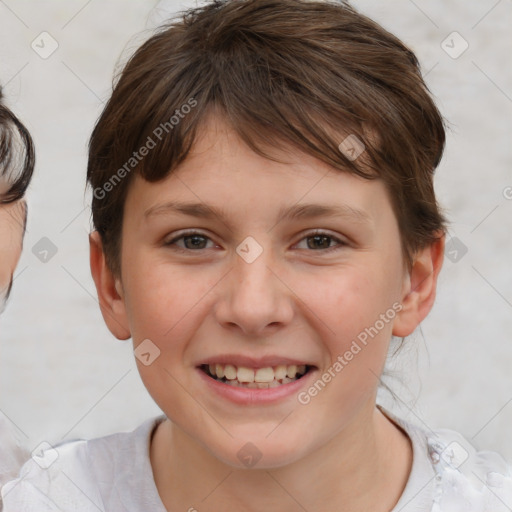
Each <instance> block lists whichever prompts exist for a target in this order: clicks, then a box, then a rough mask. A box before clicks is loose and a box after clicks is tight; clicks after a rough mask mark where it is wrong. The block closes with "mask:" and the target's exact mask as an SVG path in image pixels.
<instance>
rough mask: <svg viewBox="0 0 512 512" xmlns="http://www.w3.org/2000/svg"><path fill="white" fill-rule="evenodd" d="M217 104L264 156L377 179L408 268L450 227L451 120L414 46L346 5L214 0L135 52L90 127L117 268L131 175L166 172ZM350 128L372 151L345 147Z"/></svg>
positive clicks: (101, 227)
mask: <svg viewBox="0 0 512 512" xmlns="http://www.w3.org/2000/svg"><path fill="white" fill-rule="evenodd" d="M212 109H215V111H216V112H220V113H222V115H223V116H224V117H225V119H226V120H227V121H228V123H229V124H230V125H231V126H232V127H233V128H234V130H235V131H236V132H237V133H238V134H239V136H240V137H241V138H242V140H244V141H245V143H246V144H248V146H249V147H250V148H252V149H253V150H254V151H256V152H257V153H258V154H260V155H263V156H266V157H268V158H272V159H273V160H275V158H273V157H272V156H270V155H269V154H268V153H267V152H265V150H264V149H265V148H272V147H276V145H277V146H279V145H282V146H283V147H284V146H286V145H287V146H290V145H291V146H292V147H296V148H298V149H300V150H302V151H304V152H306V153H308V154H310V155H312V156H314V157H316V158H318V159H320V160H322V161H323V162H325V163H327V164H329V165H331V166H333V167H335V168H337V169H339V170H340V171H345V172H352V173H355V174H357V175H359V176H362V177H364V178H368V179H375V178H379V179H381V180H383V182H384V183H385V184H386V186H387V189H388V191H389V194H390V198H391V202H392V205H393V209H394V212H395V214H396V217H397V219H398V223H399V228H400V232H401V240H402V248H403V253H404V255H405V257H406V260H407V261H408V262H410V259H411V255H412V254H413V253H414V251H416V250H417V249H419V248H421V247H424V246H426V245H428V244H429V243H432V242H433V241H434V240H435V239H436V238H437V237H438V236H439V232H440V231H442V232H444V231H445V220H444V218H443V216H442V213H441V212H440V209H439V207H438V205H437V202H436V198H435V195H434V187H433V174H434V170H435V168H436V167H437V165H438V164H439V161H440V159H441V155H442V153H443V149H444V143H445V131H444V124H443V119H442V117H441V115H440V113H439V111H438V109H437V108H436V106H435V104H434V102H433V100H432V98H431V96H430V93H429V91H428V88H427V86H426V85H425V83H424V82H423V79H422V77H421V73H420V69H419V64H418V61H417V59H416V56H415V55H414V53H413V52H412V51H411V50H409V49H408V48H407V47H406V46H404V44H403V43H402V42H401V41H400V40H399V39H397V38H396V37H395V36H393V35H392V34H390V33H389V32H387V31H386V30H384V29H383V28H382V27H381V26H380V25H378V24H377V23H375V22H374V21H372V20H370V19H369V18H367V17H366V16H363V15H362V14H360V13H358V12H357V11H356V10H355V9H354V8H353V7H351V6H350V5H348V4H347V3H342V2H334V1H333V2H331V1H322V0H319V1H309V0H220V1H218V0H216V1H213V2H211V3H208V4H206V5H203V6H201V7H198V8H195V9H191V10H189V11H186V12H185V13H181V16H180V17H179V18H178V19H176V20H172V21H171V22H170V23H169V24H168V25H166V26H165V27H162V28H161V29H160V30H159V31H158V32H157V33H156V34H155V35H153V36H152V37H151V38H150V39H149V40H148V41H147V42H145V43H144V44H143V45H142V46H141V47H140V48H139V49H138V50H137V51H136V52H135V54H134V55H133V56H132V57H131V58H130V60H129V61H128V63H127V64H126V66H125V67H124V70H123V71H122V73H121V75H120V77H119V79H118V80H117V83H116V85H115V87H114V90H113V94H112V96H111V98H110V100H109V101H108V103H107V105H106V107H105V109H104V111H103V113H102V115H101V117H100V118H99V120H98V122H97V124H96V127H95V129H94V131H93V133H92V136H91V140H90V144H89V164H88V172H87V178H88V182H89V183H90V185H91V187H92V189H93V200H92V215H93V223H94V226H95V228H96V229H97V230H98V232H99V234H100V236H101V239H102V242H103V247H104V251H105V255H106V257H107V261H108V264H109V266H110V268H111V269H112V271H113V272H114V273H115V274H118V273H119V272H120V258H119V250H120V240H121V231H122V222H123V208H124V202H125V198H126V194H127V190H128V187H129V184H130V182H131V179H132V178H133V175H134V173H138V174H139V175H140V176H141V177H142V178H144V179H146V180H148V181H150V182H156V181H159V180H161V179H163V178H165V177H166V176H167V175H168V174H169V173H170V172H172V170H173V169H175V168H176V167H177V166H178V165H179V164H180V163H181V162H183V161H184V159H185V158H186V157H187V154H188V152H189V150H190V148H191V147H192V145H193V144H194V140H195V137H196V135H197V133H198V129H199V127H200V126H201V124H202V123H203V122H204V121H205V119H206V117H207V116H208V114H209V113H211V112H212ZM348 135H352V136H356V137H357V139H359V141H361V142H362V143H363V144H364V146H365V148H366V149H365V152H364V158H360V159H355V160H354V159H353V158H350V156H351V155H347V154H346V152H344V151H342V150H340V149H341V147H340V143H341V142H342V141H343V140H344V139H345V137H346V136H348ZM357 139H354V140H356V141H357Z"/></svg>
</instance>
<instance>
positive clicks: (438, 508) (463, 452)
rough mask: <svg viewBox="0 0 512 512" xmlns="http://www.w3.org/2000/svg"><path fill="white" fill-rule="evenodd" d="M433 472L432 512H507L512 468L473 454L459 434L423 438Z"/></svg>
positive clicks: (493, 458) (511, 495) (443, 431)
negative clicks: (426, 445)
mask: <svg viewBox="0 0 512 512" xmlns="http://www.w3.org/2000/svg"><path fill="white" fill-rule="evenodd" d="M427 444H428V452H429V453H428V455H429V458H430V460H431V462H432V466H433V468H434V470H435V472H436V477H435V492H434V496H433V500H434V503H433V507H432V512H511V511H512V467H511V466H510V465H509V464H507V463H506V462H505V460H504V459H503V458H502V457H501V456H500V455H498V454H497V453H494V452H490V451H480V452H477V451H476V450H475V448H474V447H473V446H472V445H471V444H470V443H469V442H468V441H467V440H466V439H465V438H464V437H463V436H461V435H460V434H459V433H457V432H454V431H452V430H446V429H440V430H437V431H436V432H435V435H428V436H427Z"/></svg>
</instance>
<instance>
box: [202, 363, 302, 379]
mask: <svg viewBox="0 0 512 512" xmlns="http://www.w3.org/2000/svg"><path fill="white" fill-rule="evenodd" d="M208 369H209V371H210V374H211V375H212V376H215V375H216V376H217V377H218V378H219V379H222V378H223V377H225V378H226V379H227V380H235V379H236V380H238V381H239V382H272V381H273V380H282V379H284V378H286V377H288V378H289V379H294V378H295V376H296V375H297V374H299V375H303V374H304V373H306V365H304V364H301V365H295V364H290V365H284V364H281V365H278V366H274V367H272V366H266V367H265V368H257V369H253V368H247V367H245V366H233V365H232V364H210V365H208Z"/></svg>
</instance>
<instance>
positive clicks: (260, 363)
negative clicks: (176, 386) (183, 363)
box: [198, 354, 313, 368]
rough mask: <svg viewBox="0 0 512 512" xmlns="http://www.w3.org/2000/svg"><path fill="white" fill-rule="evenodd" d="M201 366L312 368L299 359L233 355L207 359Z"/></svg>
mask: <svg viewBox="0 0 512 512" xmlns="http://www.w3.org/2000/svg"><path fill="white" fill-rule="evenodd" d="M203 364H206V365H209V364H223V365H226V364H231V365H233V366H237V367H240V366H243V367H244V368H267V367H270V366H279V365H285V366H290V365H297V366H299V365H307V366H313V365H311V364H309V363H307V362H306V361H304V360H301V359H292V358H289V357H284V356H277V355H268V356H265V357H259V358H258V357H249V356H245V355H235V354H222V355H218V356H212V357H209V358H207V359H204V360H202V361H201V362H200V363H199V365H198V366H201V365H203Z"/></svg>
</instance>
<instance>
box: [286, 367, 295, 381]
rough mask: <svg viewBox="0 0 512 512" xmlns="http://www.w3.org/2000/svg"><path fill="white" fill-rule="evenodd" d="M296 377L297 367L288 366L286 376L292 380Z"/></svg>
mask: <svg viewBox="0 0 512 512" xmlns="http://www.w3.org/2000/svg"><path fill="white" fill-rule="evenodd" d="M295 375H297V366H296V365H294V364H291V365H290V366H288V368H287V370H286V376H287V377H288V378H290V379H294V378H295Z"/></svg>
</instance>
